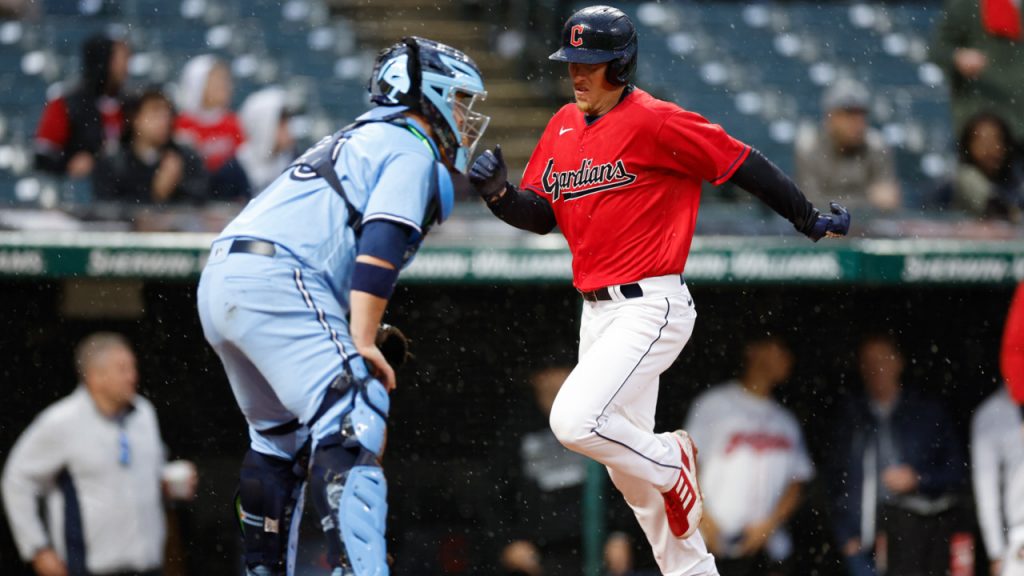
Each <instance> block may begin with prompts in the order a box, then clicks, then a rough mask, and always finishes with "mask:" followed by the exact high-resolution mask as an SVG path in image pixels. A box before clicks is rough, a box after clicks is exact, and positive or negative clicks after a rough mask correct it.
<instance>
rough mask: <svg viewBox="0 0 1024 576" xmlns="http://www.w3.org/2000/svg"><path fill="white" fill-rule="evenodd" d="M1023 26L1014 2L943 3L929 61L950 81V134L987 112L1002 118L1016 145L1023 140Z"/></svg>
mask: <svg viewBox="0 0 1024 576" xmlns="http://www.w3.org/2000/svg"><path fill="white" fill-rule="evenodd" d="M1022 22H1024V21H1022V17H1021V9H1020V3H1019V2H1016V1H1015V0H946V5H945V10H944V11H943V18H942V20H941V21H940V22H939V25H938V31H937V32H938V33H937V36H936V41H935V46H934V47H933V49H932V60H934V61H935V62H937V63H939V64H940V65H942V66H944V67H945V68H946V75H947V78H949V85H950V105H951V107H952V114H953V131H954V134H959V133H960V132H961V131H962V130H963V128H964V126H965V125H966V124H967V121H968V120H969V119H970V118H971V117H973V116H974V115H976V114H978V113H979V112H982V111H986V110H991V111H994V112H995V113H996V114H998V115H999V116H1001V117H1003V118H1006V120H1007V121H1008V122H1009V124H1010V128H1011V131H1012V133H1013V134H1012V136H1013V138H1014V139H1015V140H1020V139H1021V138H1024V114H1022V113H1021V102H1024V58H1021V50H1022V49H1024V44H1022V42H1021V41H1022V36H1021V26H1022Z"/></svg>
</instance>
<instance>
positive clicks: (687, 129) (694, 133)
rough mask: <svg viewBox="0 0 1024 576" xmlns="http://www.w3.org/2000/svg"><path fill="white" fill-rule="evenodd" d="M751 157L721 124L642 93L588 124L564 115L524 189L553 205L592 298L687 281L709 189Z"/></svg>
mask: <svg viewBox="0 0 1024 576" xmlns="http://www.w3.org/2000/svg"><path fill="white" fill-rule="evenodd" d="M749 153H750V147H749V146H747V145H746V144H743V143H742V142H740V141H738V140H736V139H734V138H732V137H731V136H729V135H728V134H726V133H725V131H724V130H723V129H722V127H721V126H718V125H717V124H712V123H711V122H708V121H707V120H706V119H704V118H703V117H701V116H700V115H698V114H695V113H693V112H689V111H687V110H684V109H682V108H680V107H679V106H677V105H675V104H672V103H670V102H664V101H661V100H657V99H655V98H654V97H652V96H651V95H650V94H648V93H646V92H644V91H643V90H640V89H638V88H637V89H634V90H633V91H632V92H631V93H629V94H628V95H627V96H626V97H625V98H624V99H623V100H622V101H621V102H619V104H618V105H616V106H615V107H614V108H612V109H611V111H609V112H608V113H607V114H605V115H603V116H601V117H599V118H597V119H596V120H595V121H593V122H591V123H590V124H587V121H586V119H585V118H584V115H583V113H582V112H581V111H580V110H579V108H577V107H576V105H575V104H567V105H566V106H564V107H562V109H561V110H559V111H558V112H557V113H556V114H555V115H554V117H552V119H551V121H550V122H549V123H548V126H547V128H546V129H545V131H544V134H543V136H541V139H540V142H539V143H538V144H537V148H536V149H535V150H534V151H533V155H532V156H531V157H530V163H529V164H528V165H527V167H526V171H525V173H524V174H523V180H522V188H525V189H527V190H531V191H533V192H534V193H536V194H539V195H541V196H543V197H545V198H547V199H548V201H549V202H551V207H552V209H553V210H554V213H555V220H556V221H557V223H558V226H559V228H560V229H561V230H562V233H563V234H564V235H565V238H566V240H567V241H568V243H569V249H570V251H571V252H572V255H573V262H572V268H573V284H574V285H575V286H576V288H577V289H579V290H584V291H589V290H595V289H597V288H601V287H604V286H611V285H616V284H626V283H629V282H635V281H637V280H640V279H642V278H649V277H654V276H665V275H669V274H680V273H682V272H683V269H684V267H685V265H686V257H687V254H689V251H690V243H691V241H692V240H693V231H694V225H695V224H696V222H697V207H698V205H699V203H700V189H701V183H702V182H703V181H707V182H710V183H712V184H714V185H718V184H721V183H723V182H725V181H726V180H728V179H729V178H731V177H732V175H733V173H734V172H735V171H736V169H737V168H739V166H740V165H741V164H743V161H744V160H745V159H746V158H747V155H748V154H749Z"/></svg>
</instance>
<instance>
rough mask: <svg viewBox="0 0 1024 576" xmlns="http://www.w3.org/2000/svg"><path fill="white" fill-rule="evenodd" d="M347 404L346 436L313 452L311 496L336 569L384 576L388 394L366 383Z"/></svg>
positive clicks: (323, 442) (328, 441)
mask: <svg viewBox="0 0 1024 576" xmlns="http://www.w3.org/2000/svg"><path fill="white" fill-rule="evenodd" d="M343 402H347V403H348V405H347V406H346V412H344V413H343V415H342V426H341V433H340V434H339V435H337V436H334V437H329V438H325V439H323V440H320V441H319V442H318V445H317V447H316V449H315V450H314V451H313V459H312V466H311V472H310V497H311V498H312V500H313V504H314V505H315V506H316V509H317V512H318V513H319V515H320V524H321V527H322V528H323V530H324V535H325V536H326V538H327V552H328V562H329V563H330V564H331V566H332V567H334V568H340V573H341V574H343V575H346V576H347V575H349V574H351V575H354V576H384V575H386V574H388V566H387V549H386V545H385V542H384V528H385V519H386V517H387V483H386V482H385V480H384V472H383V470H381V468H380V466H379V465H378V463H377V458H378V456H379V454H380V452H381V449H382V448H383V444H384V434H385V430H386V427H385V418H386V417H387V412H388V407H389V403H388V396H387V391H385V390H384V387H383V386H382V385H381V384H380V383H379V382H377V381H376V380H366V381H364V382H362V383H360V385H358V386H355V387H353V389H352V390H351V391H350V392H349V394H347V395H346V398H345V399H344V400H343Z"/></svg>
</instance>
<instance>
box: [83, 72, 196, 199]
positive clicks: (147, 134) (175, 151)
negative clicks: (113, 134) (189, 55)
mask: <svg viewBox="0 0 1024 576" xmlns="http://www.w3.org/2000/svg"><path fill="white" fill-rule="evenodd" d="M173 122H174V110H173V108H172V107H171V102H170V101H169V100H168V99H167V97H166V96H165V95H164V94H163V92H161V91H160V90H158V89H155V88H151V89H148V90H146V91H145V92H143V93H142V94H141V95H140V96H138V97H137V98H135V99H132V100H131V101H129V102H128V104H127V105H126V106H125V126H124V135H123V140H124V141H123V145H122V147H121V149H120V150H119V151H117V152H115V153H113V154H104V155H103V156H101V157H100V159H99V162H98V164H97V167H96V171H95V174H94V175H93V195H94V196H95V197H96V198H97V199H98V200H107V201H116V202H125V203H135V204H166V203H170V202H196V201H200V200H203V199H205V198H206V197H207V192H208V187H209V177H208V176H207V173H206V169H205V168H203V162H202V159H201V158H200V157H199V155H198V154H196V153H195V152H194V151H193V150H192V149H190V148H188V147H187V146H183V145H180V144H177V143H176V142H174V140H173V139H172V138H171V129H172V126H173Z"/></svg>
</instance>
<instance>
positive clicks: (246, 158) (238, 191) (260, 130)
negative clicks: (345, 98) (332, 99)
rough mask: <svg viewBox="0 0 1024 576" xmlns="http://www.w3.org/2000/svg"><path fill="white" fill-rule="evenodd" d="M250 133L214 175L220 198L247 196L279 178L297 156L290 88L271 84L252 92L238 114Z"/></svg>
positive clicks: (212, 185) (216, 194)
mask: <svg viewBox="0 0 1024 576" xmlns="http://www.w3.org/2000/svg"><path fill="white" fill-rule="evenodd" d="M238 116H239V119H241V121H242V127H243V129H244V131H245V134H246V135H247V138H246V140H245V142H243V143H242V145H241V146H239V147H238V151H237V153H236V154H235V157H234V158H232V159H231V160H229V161H228V162H227V163H226V164H225V165H224V166H223V167H222V168H221V169H220V170H219V171H218V172H217V173H216V174H214V175H213V176H212V178H211V182H210V189H211V192H212V194H213V196H214V197H215V198H217V199H219V200H235V199H247V198H249V197H251V196H255V195H256V194H259V193H260V191H262V190H263V189H264V188H266V187H267V186H269V185H270V183H271V182H273V181H274V180H276V179H277V177H278V176H280V175H281V174H282V173H283V172H284V171H285V169H286V168H288V166H290V165H291V163H292V160H294V159H295V138H294V137H293V136H292V131H291V128H290V127H289V120H290V119H291V116H292V112H291V110H289V108H288V94H287V91H286V90H285V89H284V88H282V87H280V86H271V87H268V88H264V89H262V90H258V91H256V92H253V93H252V94H250V95H249V96H248V97H247V98H246V99H245V102H243V103H242V108H241V109H240V110H239V113H238Z"/></svg>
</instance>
